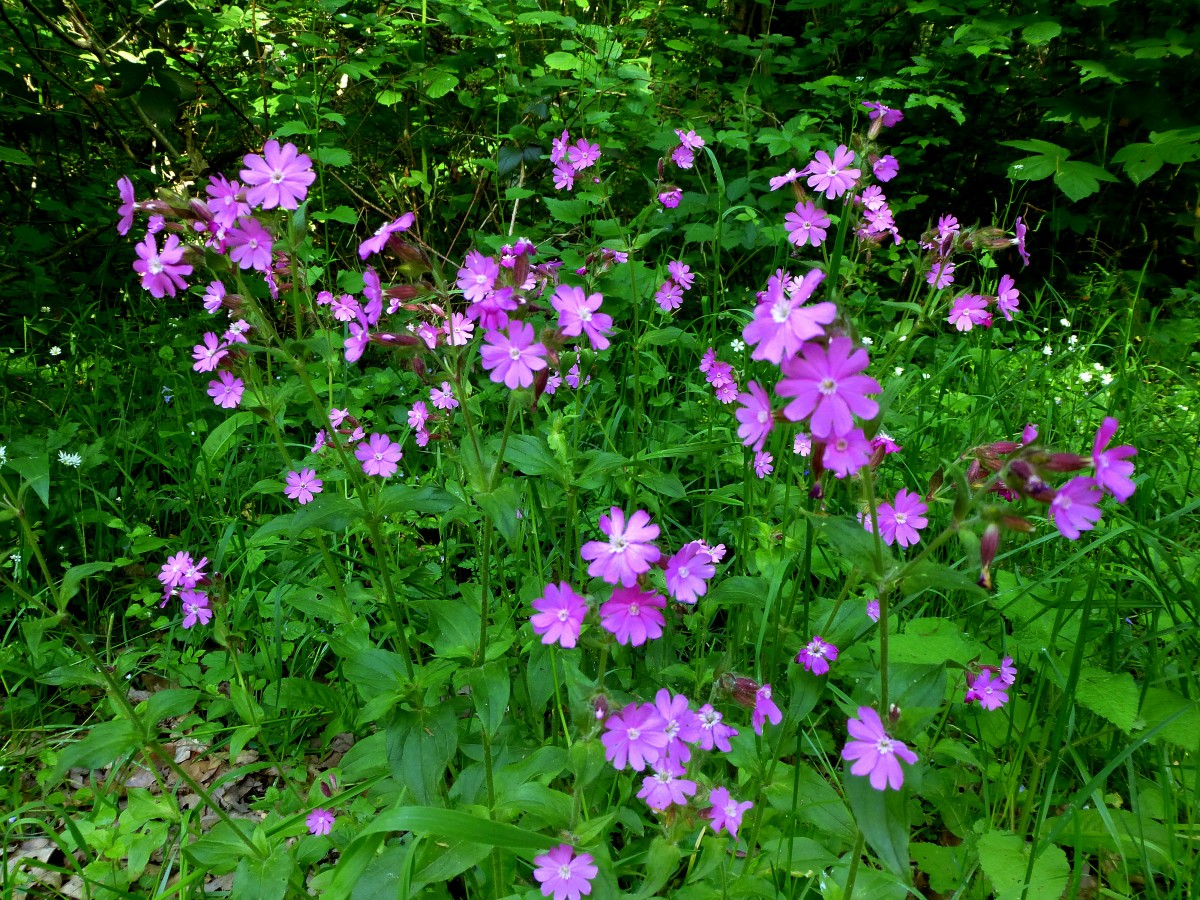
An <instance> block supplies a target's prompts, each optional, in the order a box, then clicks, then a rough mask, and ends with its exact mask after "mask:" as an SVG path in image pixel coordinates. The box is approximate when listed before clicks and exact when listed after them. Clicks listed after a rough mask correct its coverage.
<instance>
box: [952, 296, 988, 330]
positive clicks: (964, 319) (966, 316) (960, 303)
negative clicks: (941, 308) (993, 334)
mask: <svg viewBox="0 0 1200 900" xmlns="http://www.w3.org/2000/svg"><path fill="white" fill-rule="evenodd" d="M946 321H947V322H949V323H950V324H951V325H953V326H954V327H955V328H957V329H958V330H959V331H970V330H971V329H972V328H974V327H975V326H976V325H982V326H983V327H984V328H990V327H991V326H992V314H991V313H990V312H988V311H987V301H986V300H984V299H983V297H981V296H980V295H979V294H963V295H962V296H961V297H958V298H956V299H955V301H954V303H953V305H951V307H950V315H948V316H946Z"/></svg>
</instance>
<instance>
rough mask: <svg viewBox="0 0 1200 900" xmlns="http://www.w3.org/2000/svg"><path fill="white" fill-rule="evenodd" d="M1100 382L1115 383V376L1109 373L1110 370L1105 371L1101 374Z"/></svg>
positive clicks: (1105, 383)
mask: <svg viewBox="0 0 1200 900" xmlns="http://www.w3.org/2000/svg"><path fill="white" fill-rule="evenodd" d="M1100 383H1101V384H1103V385H1110V384H1112V383H1113V377H1112V375H1111V374H1110V373H1108V372H1105V373H1104V374H1103V375H1101V376H1100Z"/></svg>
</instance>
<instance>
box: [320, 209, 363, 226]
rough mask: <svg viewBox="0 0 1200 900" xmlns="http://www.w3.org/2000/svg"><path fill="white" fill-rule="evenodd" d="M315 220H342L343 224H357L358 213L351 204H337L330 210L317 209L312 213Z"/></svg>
mask: <svg viewBox="0 0 1200 900" xmlns="http://www.w3.org/2000/svg"><path fill="white" fill-rule="evenodd" d="M312 220H313V221H314V222H341V223H342V224H343V225H357V224H358V213H356V212H355V211H354V210H353V209H351V208H350V207H349V206H335V207H334V208H333V209H330V210H317V211H316V212H314V213H313V214H312Z"/></svg>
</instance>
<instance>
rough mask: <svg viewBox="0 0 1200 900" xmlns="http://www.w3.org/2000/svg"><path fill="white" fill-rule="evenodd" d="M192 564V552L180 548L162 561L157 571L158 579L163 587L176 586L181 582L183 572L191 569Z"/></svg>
mask: <svg viewBox="0 0 1200 900" xmlns="http://www.w3.org/2000/svg"><path fill="white" fill-rule="evenodd" d="M194 565H195V564H194V563H193V562H192V554H190V553H188V552H187V551H186V550H180V551H179V552H178V553H176V554H175V555H174V556H168V557H167V561H166V562H165V563H163V566H162V569H161V570H160V571H159V573H158V580H159V581H161V582H162V583H163V586H164V587H168V588H173V587H178V586H179V585H180V584H182V583H183V576H184V573H185V572H187V571H188V570H189V569H192V568H193V567H194ZM193 586H194V583H193Z"/></svg>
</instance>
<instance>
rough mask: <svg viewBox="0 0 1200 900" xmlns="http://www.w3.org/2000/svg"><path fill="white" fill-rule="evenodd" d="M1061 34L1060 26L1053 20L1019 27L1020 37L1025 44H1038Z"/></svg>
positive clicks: (1047, 41)
mask: <svg viewBox="0 0 1200 900" xmlns="http://www.w3.org/2000/svg"><path fill="white" fill-rule="evenodd" d="M1060 34H1062V26H1061V25H1059V24H1058V23H1057V22H1054V21H1045V22H1034V23H1033V24H1032V25H1026V26H1025V27H1024V28H1022V29H1021V37H1022V38H1024V39H1025V42H1026V43H1027V44H1033V45H1034V46H1038V45H1040V44H1046V43H1049V42H1050V41H1052V40H1053V39H1054V38H1056V37H1058V36H1059V35H1060Z"/></svg>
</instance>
